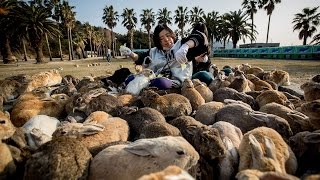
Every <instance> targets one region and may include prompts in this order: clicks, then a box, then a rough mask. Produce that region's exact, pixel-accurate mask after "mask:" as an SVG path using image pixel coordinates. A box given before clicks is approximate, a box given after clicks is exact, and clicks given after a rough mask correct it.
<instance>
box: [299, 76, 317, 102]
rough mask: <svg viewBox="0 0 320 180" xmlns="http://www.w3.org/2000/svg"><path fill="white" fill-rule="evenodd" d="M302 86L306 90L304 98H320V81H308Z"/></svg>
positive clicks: (308, 99) (310, 99)
mask: <svg viewBox="0 0 320 180" xmlns="http://www.w3.org/2000/svg"><path fill="white" fill-rule="evenodd" d="M300 88H301V89H302V90H303V91H304V99H305V100H306V101H312V100H316V99H320V83H317V82H312V81H311V82H306V83H304V84H302V85H301V86H300Z"/></svg>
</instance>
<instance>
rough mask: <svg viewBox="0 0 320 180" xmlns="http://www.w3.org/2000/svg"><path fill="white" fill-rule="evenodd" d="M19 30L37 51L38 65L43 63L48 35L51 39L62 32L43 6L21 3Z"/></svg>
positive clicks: (18, 13) (18, 18)
mask: <svg viewBox="0 0 320 180" xmlns="http://www.w3.org/2000/svg"><path fill="white" fill-rule="evenodd" d="M16 14H17V16H16V18H17V24H19V25H18V26H17V29H19V30H20V32H21V33H25V34H23V35H24V36H25V37H26V39H28V40H29V41H30V43H31V46H32V47H33V48H34V49H35V51H36V55H37V56H36V61H37V63H43V62H45V60H44V59H43V52H42V48H43V47H42V46H43V41H44V39H45V35H46V34H47V35H48V36H49V37H54V36H58V35H59V34H60V30H59V28H58V25H57V24H56V22H54V21H53V20H51V19H50V17H51V12H50V11H49V9H47V8H43V7H41V6H31V5H28V4H26V3H21V6H19V7H18V8H17V12H16Z"/></svg>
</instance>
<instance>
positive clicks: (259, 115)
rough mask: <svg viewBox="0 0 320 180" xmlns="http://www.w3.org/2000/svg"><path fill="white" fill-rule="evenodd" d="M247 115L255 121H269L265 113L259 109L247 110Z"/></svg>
mask: <svg viewBox="0 0 320 180" xmlns="http://www.w3.org/2000/svg"><path fill="white" fill-rule="evenodd" d="M248 115H249V116H250V117H251V118H253V119H254V120H256V121H260V122H263V123H265V124H266V123H267V122H269V118H268V116H267V114H266V113H263V112H259V111H252V112H249V114H248Z"/></svg>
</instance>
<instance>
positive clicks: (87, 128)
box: [79, 122, 104, 135]
mask: <svg viewBox="0 0 320 180" xmlns="http://www.w3.org/2000/svg"><path fill="white" fill-rule="evenodd" d="M103 130H104V126H103V125H101V124H97V123H96V122H89V123H85V124H83V126H82V127H81V128H80V132H79V134H82V135H93V134H97V133H98V132H101V131H103Z"/></svg>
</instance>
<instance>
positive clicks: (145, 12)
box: [140, 8, 155, 49]
mask: <svg viewBox="0 0 320 180" xmlns="http://www.w3.org/2000/svg"><path fill="white" fill-rule="evenodd" d="M140 17H141V18H140V21H141V26H144V28H145V29H146V30H147V32H148V42H149V49H151V35H150V34H151V33H150V31H151V28H152V26H154V24H155V23H154V20H155V15H154V12H153V11H152V8H151V9H142V14H140Z"/></svg>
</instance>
